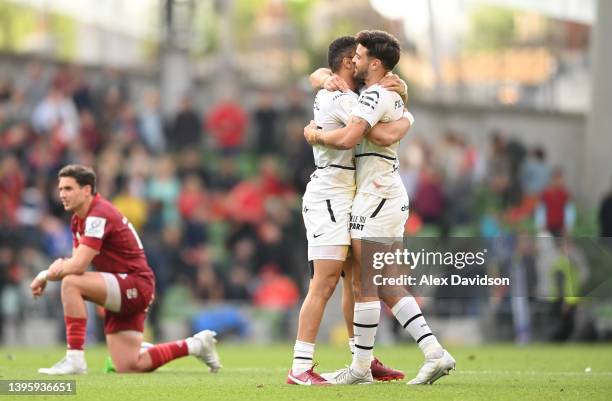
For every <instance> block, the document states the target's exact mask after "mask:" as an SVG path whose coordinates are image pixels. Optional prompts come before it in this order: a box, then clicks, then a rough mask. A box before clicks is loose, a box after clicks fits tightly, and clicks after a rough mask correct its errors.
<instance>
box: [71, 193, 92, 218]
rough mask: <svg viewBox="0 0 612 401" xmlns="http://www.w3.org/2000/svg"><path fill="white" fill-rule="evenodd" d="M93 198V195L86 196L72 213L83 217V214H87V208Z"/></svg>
mask: <svg viewBox="0 0 612 401" xmlns="http://www.w3.org/2000/svg"><path fill="white" fill-rule="evenodd" d="M93 199H94V197H93V196H90V197H88V198H86V199H85V201H84V202H83V204H82V205H81V206H79V208H78V209H75V210H74V214H76V215H77V216H79V217H80V218H84V217H85V216H87V212H89V208H90V207H91V202H93Z"/></svg>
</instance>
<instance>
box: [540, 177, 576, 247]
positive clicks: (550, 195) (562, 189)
mask: <svg viewBox="0 0 612 401" xmlns="http://www.w3.org/2000/svg"><path fill="white" fill-rule="evenodd" d="M575 221H576V208H575V206H574V203H573V202H572V201H571V196H570V193H569V191H568V189H567V187H566V186H565V178H564V175H563V170H562V169H561V168H560V167H558V168H556V169H555V170H554V171H553V174H552V180H551V182H550V185H549V186H548V187H547V188H546V189H545V190H544V192H543V193H542V196H541V198H540V204H539V205H538V207H537V209H536V227H537V228H538V229H539V230H540V231H543V230H547V231H548V232H550V233H551V234H552V235H554V236H555V237H560V236H562V235H563V234H564V233H569V232H571V230H572V229H573V228H574V222H575Z"/></svg>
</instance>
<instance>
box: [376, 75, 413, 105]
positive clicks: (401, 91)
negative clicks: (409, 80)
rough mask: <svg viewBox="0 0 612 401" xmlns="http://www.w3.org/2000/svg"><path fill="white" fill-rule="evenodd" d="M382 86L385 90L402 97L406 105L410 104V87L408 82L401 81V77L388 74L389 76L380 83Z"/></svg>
mask: <svg viewBox="0 0 612 401" xmlns="http://www.w3.org/2000/svg"><path fill="white" fill-rule="evenodd" d="M380 85H381V86H382V87H383V88H385V89H388V90H390V91H391V92H395V93H397V94H398V95H400V97H401V98H402V101H403V102H404V105H407V104H408V85H406V81H404V80H403V79H401V78H400V77H399V75H397V74H394V73H392V72H388V73H387V75H385V76H384V77H383V79H382V80H381V81H380Z"/></svg>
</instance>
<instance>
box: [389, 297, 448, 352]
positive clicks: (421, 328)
mask: <svg viewBox="0 0 612 401" xmlns="http://www.w3.org/2000/svg"><path fill="white" fill-rule="evenodd" d="M391 312H393V316H395V318H396V319H397V321H398V322H399V323H400V324H401V325H402V326H404V329H405V330H406V331H407V332H408V333H409V334H410V335H411V336H412V338H413V339H414V341H416V342H417V344H418V345H419V348H420V349H421V351H423V354H425V358H428V359H430V358H440V357H442V355H443V353H444V350H443V349H442V346H441V345H440V343H438V340H437V339H436V336H434V335H433V333H432V332H431V329H430V328H429V325H428V324H427V322H426V321H425V318H424V317H423V314H422V313H421V308H419V304H417V301H416V300H415V299H414V297H412V296H406V297H403V298H402V299H400V300H399V301H397V303H396V304H395V305H394V306H393V308H391Z"/></svg>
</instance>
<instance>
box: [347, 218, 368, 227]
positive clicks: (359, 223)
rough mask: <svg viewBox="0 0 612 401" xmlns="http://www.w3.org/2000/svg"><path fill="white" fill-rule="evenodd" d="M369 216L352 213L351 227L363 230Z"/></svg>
mask: <svg viewBox="0 0 612 401" xmlns="http://www.w3.org/2000/svg"><path fill="white" fill-rule="evenodd" d="M366 220H367V218H366V217H365V216H353V215H351V220H350V222H349V229H350V230H356V231H362V230H363V227H364V226H365V223H366Z"/></svg>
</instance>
